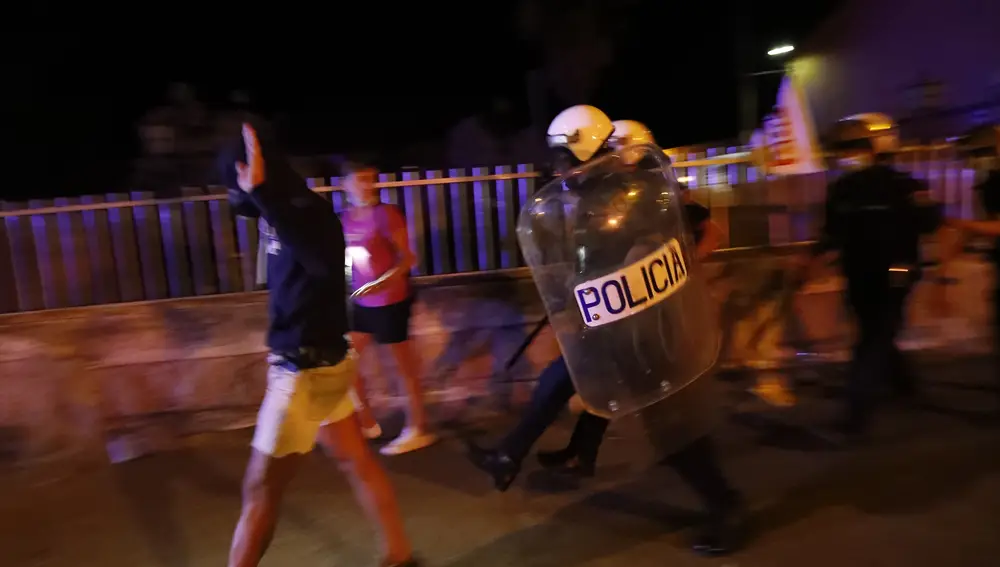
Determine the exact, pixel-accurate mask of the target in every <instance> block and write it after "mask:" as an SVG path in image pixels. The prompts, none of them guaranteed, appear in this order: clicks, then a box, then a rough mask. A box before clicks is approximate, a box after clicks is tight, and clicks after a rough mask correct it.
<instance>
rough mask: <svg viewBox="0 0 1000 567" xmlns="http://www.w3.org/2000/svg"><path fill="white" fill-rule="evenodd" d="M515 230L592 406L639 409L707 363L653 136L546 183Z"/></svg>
mask: <svg viewBox="0 0 1000 567" xmlns="http://www.w3.org/2000/svg"><path fill="white" fill-rule="evenodd" d="M517 234H518V240H519V241H520V244H521V247H522V250H523V253H524V257H525V260H526V261H527V263H528V266H529V267H530V268H531V271H532V276H533V278H534V280H535V284H536V285H537V287H538V291H539V294H540V295H541V298H542V301H543V302H544V304H545V309H546V311H547V312H548V314H549V320H550V323H551V325H552V328H553V330H554V331H555V334H556V337H557V339H558V341H559V346H560V349H561V350H562V353H563V356H564V357H565V359H566V363H567V366H568V367H569V371H570V374H571V375H572V378H573V383H574V384H575V386H576V388H577V391H578V393H579V394H580V397H581V398H582V400H583V402H584V404H585V405H586V406H587V408H588V410H590V411H591V412H593V413H596V414H598V415H602V416H605V417H609V418H614V417H617V416H620V415H625V414H628V413H632V412H635V411H638V410H640V409H642V408H644V407H647V406H649V405H651V404H654V403H656V402H659V401H661V400H663V399H665V398H667V397H668V396H670V395H672V394H674V393H676V392H678V391H680V390H681V389H683V388H684V387H685V386H687V385H688V384H690V383H691V382H692V381H694V380H696V379H698V377H700V376H701V375H703V374H705V373H706V372H707V371H708V370H709V369H710V368H711V367H712V366H713V365H714V364H715V361H716V358H717V357H718V351H719V331H718V325H717V322H716V317H715V313H714V308H713V306H712V304H711V301H710V298H709V296H708V290H707V288H706V283H705V280H704V277H703V276H702V274H701V272H700V270H699V269H698V266H697V265H696V263H695V259H694V243H693V236H692V234H691V231H690V229H689V227H688V225H687V221H686V219H685V215H684V206H683V202H682V201H681V196H680V195H679V193H678V191H677V181H676V179H675V177H674V174H673V172H672V170H671V168H670V165H669V162H668V161H667V159H666V157H665V156H664V154H663V151H662V150H661V149H660V148H658V147H656V146H654V145H639V146H629V147H625V148H622V149H621V150H619V151H617V152H614V153H609V154H605V155H603V156H601V157H600V158H597V159H595V160H592V161H590V162H588V163H586V164H584V165H583V166H581V167H580V168H579V169H577V170H575V171H573V172H571V173H570V174H568V175H566V176H564V177H562V178H558V179H555V180H554V181H552V182H550V183H548V184H547V185H545V186H544V187H542V189H541V190H539V191H538V192H537V193H536V194H535V195H533V196H532V198H531V200H530V201H529V202H528V203H526V204H525V206H524V208H523V209H522V210H521V214H520V218H519V220H518V227H517Z"/></svg>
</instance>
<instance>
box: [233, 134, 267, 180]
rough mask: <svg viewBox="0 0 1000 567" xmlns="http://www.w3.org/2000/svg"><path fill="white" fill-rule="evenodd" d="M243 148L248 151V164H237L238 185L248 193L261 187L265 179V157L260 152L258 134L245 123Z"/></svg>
mask: <svg viewBox="0 0 1000 567" xmlns="http://www.w3.org/2000/svg"><path fill="white" fill-rule="evenodd" d="M243 146H244V148H245V149H246V154H247V163H242V162H236V183H237V184H238V185H239V186H240V189H242V190H244V191H246V192H247V193H249V192H251V191H253V190H254V189H255V188H257V187H260V186H261V185H262V184H263V183H264V181H265V179H266V176H265V173H264V155H263V154H262V153H261V151H260V142H259V141H258V140H257V132H256V131H255V130H254V129H253V126H251V125H250V124H249V123H247V122H244V123H243Z"/></svg>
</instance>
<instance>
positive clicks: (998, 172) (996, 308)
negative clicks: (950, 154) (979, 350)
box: [973, 169, 1000, 397]
mask: <svg viewBox="0 0 1000 567" xmlns="http://www.w3.org/2000/svg"><path fill="white" fill-rule="evenodd" d="M973 189H974V190H975V191H976V193H978V194H979V198H980V201H981V202H982V204H983V209H985V211H986V213H987V214H989V215H990V217H991V218H994V219H1000V169H994V170H992V171H990V172H989V173H987V175H986V178H985V179H983V181H981V182H980V183H977V184H976V186H975V187H974V188H973ZM989 258H990V261H991V262H992V263H993V268H994V273H995V276H996V277H995V282H996V283H995V284H994V287H993V340H994V347H993V354H994V358H995V359H996V367H997V368H998V369H1000V236H998V237H997V238H996V239H995V241H994V244H993V248H992V249H991V250H990V253H989ZM995 374H996V378H997V396H998V397H1000V370H997V371H996V373H995Z"/></svg>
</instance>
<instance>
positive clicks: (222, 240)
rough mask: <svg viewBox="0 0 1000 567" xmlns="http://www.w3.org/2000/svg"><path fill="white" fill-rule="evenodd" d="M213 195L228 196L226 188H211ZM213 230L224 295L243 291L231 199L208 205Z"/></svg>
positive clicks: (213, 241) (217, 266) (210, 202)
mask: <svg viewBox="0 0 1000 567" xmlns="http://www.w3.org/2000/svg"><path fill="white" fill-rule="evenodd" d="M209 192H210V193H211V194H213V195H214V194H219V195H223V196H225V195H227V191H226V188H225V187H211V188H209ZM208 211H209V219H210V222H211V228H212V247H213V249H214V250H215V269H216V271H217V274H218V277H219V290H220V291H221V292H222V293H233V292H237V291H243V289H244V288H243V277H242V273H241V272H240V255H239V249H238V248H237V247H236V239H235V235H236V227H235V226H234V224H233V213H232V208H231V207H230V206H229V199H228V198H223V199H218V200H215V201H209V203H208Z"/></svg>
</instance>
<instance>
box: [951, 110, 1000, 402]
mask: <svg viewBox="0 0 1000 567" xmlns="http://www.w3.org/2000/svg"><path fill="white" fill-rule="evenodd" d="M957 145H958V148H959V152H960V155H962V156H963V157H964V158H965V159H966V160H967V161H968V163H969V165H971V166H972V167H974V168H975V169H976V170H977V171H978V172H979V179H978V180H977V182H976V184H975V185H974V187H973V190H974V191H975V192H976V194H978V195H979V202H980V204H981V205H982V210H983V212H984V213H985V214H986V219H984V220H964V219H948V221H947V222H948V225H949V226H952V227H955V228H957V229H959V230H960V231H961V233H962V236H979V237H985V238H989V239H991V240H993V246H992V247H991V249H990V251H989V258H990V261H991V262H992V263H993V267H994V270H995V274H996V280H995V281H996V283H995V284H994V289H993V339H994V343H995V344H994V347H993V348H994V357H995V360H996V368H997V369H996V370H995V371H994V375H995V376H996V377H997V384H996V388H997V390H996V392H997V407H996V409H997V412H998V414H1000V125H987V126H980V127H978V128H976V129H974V130H972V131H971V132H969V133H968V134H966V135H965V136H963V137H962V139H960V140H959V142H958V144H957ZM961 244H962V239H959V240H957V241H956V242H955V245H954V246H953V247H951V248H950V249H949V250H946V251H945V253H946V254H947V253H950V255H957V254H958V253H959V252H960V251H961Z"/></svg>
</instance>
